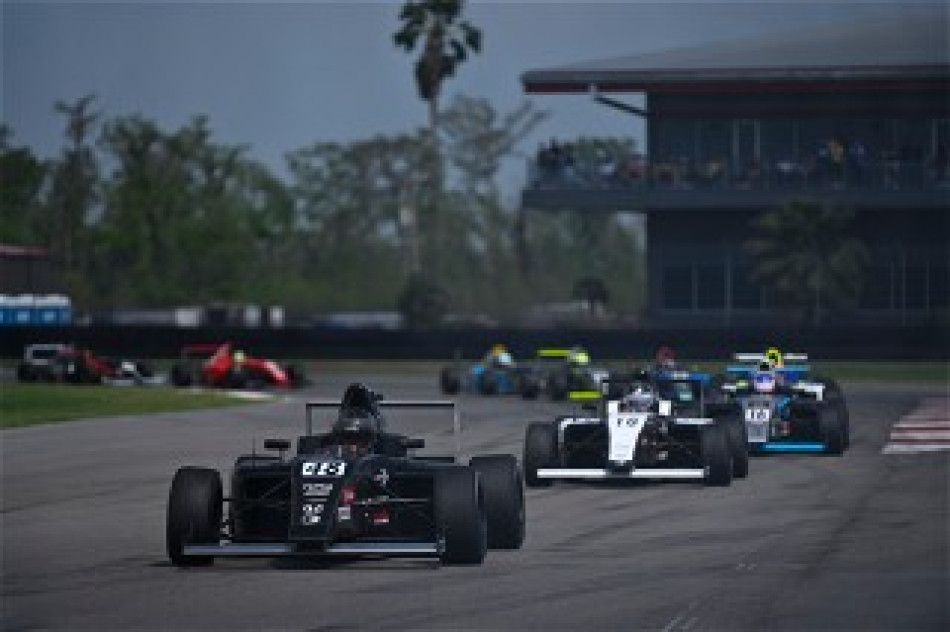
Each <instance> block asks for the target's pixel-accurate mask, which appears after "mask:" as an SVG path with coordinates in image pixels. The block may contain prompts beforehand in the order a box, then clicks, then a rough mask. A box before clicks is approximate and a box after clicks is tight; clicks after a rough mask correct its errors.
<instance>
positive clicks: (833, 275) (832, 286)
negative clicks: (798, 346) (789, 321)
mask: <svg viewBox="0 0 950 632" xmlns="http://www.w3.org/2000/svg"><path fill="white" fill-rule="evenodd" d="M853 219H854V212H853V211H851V210H847V209H842V208H834V207H829V206H825V205H822V204H819V203H815V202H809V201H801V200H799V201H792V202H790V203H789V204H787V205H786V206H784V207H781V208H776V209H772V210H768V211H765V212H764V213H762V215H760V216H759V217H758V218H756V219H755V220H754V221H753V227H754V230H755V235H754V236H753V237H752V238H751V239H749V240H748V241H747V242H746V244H745V248H746V250H747V251H748V252H749V253H750V254H752V255H753V257H754V258H755V263H754V267H753V272H752V276H753V278H754V279H755V280H757V281H760V282H763V283H765V284H767V285H768V287H770V288H771V289H772V290H773V291H774V292H775V293H776V294H777V295H778V297H779V299H780V300H782V301H784V302H785V303H786V304H787V305H789V306H791V307H797V308H800V309H802V310H804V311H805V312H806V313H807V312H809V311H810V312H811V317H812V322H813V323H814V324H816V325H817V324H819V323H820V321H821V312H822V310H823V309H825V306H826V305H827V306H830V307H835V308H846V307H850V306H852V305H854V304H855V303H856V302H857V299H858V297H859V296H860V292H861V281H862V276H863V272H864V267H865V265H866V264H867V263H868V259H869V256H868V251H867V248H866V247H865V246H864V244H863V243H862V242H861V240H860V239H858V238H856V237H854V236H853V233H852V231H851V225H852V221H853Z"/></svg>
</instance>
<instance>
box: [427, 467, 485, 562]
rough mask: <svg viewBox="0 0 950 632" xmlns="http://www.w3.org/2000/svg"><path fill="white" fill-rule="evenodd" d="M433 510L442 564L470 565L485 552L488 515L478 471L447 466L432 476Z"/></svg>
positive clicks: (480, 560)
mask: <svg viewBox="0 0 950 632" xmlns="http://www.w3.org/2000/svg"><path fill="white" fill-rule="evenodd" d="M435 512H436V524H437V525H438V531H439V537H440V539H441V540H442V563H443V564H451V565H473V564H481V563H482V562H484V561H485V554H486V553H487V552H488V517H487V514H486V511H485V496H484V493H483V491H482V486H481V481H480V479H479V476H478V472H476V471H475V470H473V469H471V468H468V467H448V468H445V469H443V470H440V471H439V472H438V474H437V475H436V479H435Z"/></svg>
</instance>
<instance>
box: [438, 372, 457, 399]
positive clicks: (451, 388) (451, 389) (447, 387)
mask: <svg viewBox="0 0 950 632" xmlns="http://www.w3.org/2000/svg"><path fill="white" fill-rule="evenodd" d="M460 386H461V380H460V379H459V373H458V370H456V368H455V367H448V366H447V367H443V368H442V370H441V371H440V372H439V388H441V389H442V392H443V393H444V394H445V395H455V394H457V393H458V392H459V387H460Z"/></svg>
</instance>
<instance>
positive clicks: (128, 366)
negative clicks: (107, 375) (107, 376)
mask: <svg viewBox="0 0 950 632" xmlns="http://www.w3.org/2000/svg"><path fill="white" fill-rule="evenodd" d="M119 373H120V374H121V375H126V376H133V375H135V374H136V373H137V371H136V370H135V364H134V363H132V362H130V361H129V360H123V361H122V362H121V363H120V364H119Z"/></svg>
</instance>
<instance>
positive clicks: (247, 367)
mask: <svg viewBox="0 0 950 632" xmlns="http://www.w3.org/2000/svg"><path fill="white" fill-rule="evenodd" d="M171 378H172V384H174V385H175V386H213V387H223V388H251V389H254V388H263V387H267V386H276V387H278V388H296V387H300V386H304V385H305V384H306V383H307V380H306V377H305V376H304V373H303V371H302V370H301V369H300V368H299V367H297V366H295V365H289V364H288V365H281V364H278V363H277V362H275V361H274V360H265V359H261V358H254V357H251V356H248V355H247V354H245V353H244V352H243V351H240V350H235V349H234V347H233V345H232V344H231V343H230V342H225V343H224V344H194V345H188V346H186V347H183V348H182V350H181V359H180V360H179V361H178V362H176V363H175V365H174V366H172V372H171Z"/></svg>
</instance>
